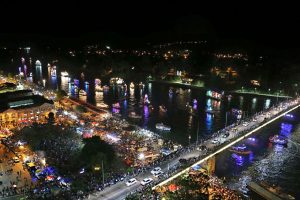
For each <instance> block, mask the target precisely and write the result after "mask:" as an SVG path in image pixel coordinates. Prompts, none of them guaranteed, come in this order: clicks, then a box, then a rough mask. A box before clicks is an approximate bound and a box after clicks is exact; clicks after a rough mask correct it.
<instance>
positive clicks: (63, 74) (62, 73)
mask: <svg viewBox="0 0 300 200" xmlns="http://www.w3.org/2000/svg"><path fill="white" fill-rule="evenodd" d="M60 75H61V77H69V73H68V72H66V71H64V72H60Z"/></svg>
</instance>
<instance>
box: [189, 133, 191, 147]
mask: <svg viewBox="0 0 300 200" xmlns="http://www.w3.org/2000/svg"><path fill="white" fill-rule="evenodd" d="M189 145H191V135H189Z"/></svg>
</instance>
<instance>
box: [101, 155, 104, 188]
mask: <svg viewBox="0 0 300 200" xmlns="http://www.w3.org/2000/svg"><path fill="white" fill-rule="evenodd" d="M101 165H102V184H103V187H104V168H103V160H102V162H101Z"/></svg>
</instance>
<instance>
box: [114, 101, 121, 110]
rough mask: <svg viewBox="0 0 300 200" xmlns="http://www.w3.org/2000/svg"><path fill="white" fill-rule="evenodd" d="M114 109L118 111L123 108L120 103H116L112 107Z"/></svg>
mask: <svg viewBox="0 0 300 200" xmlns="http://www.w3.org/2000/svg"><path fill="white" fill-rule="evenodd" d="M112 107H113V108H116V109H120V108H121V106H120V104H119V102H117V103H114V104H113V105H112Z"/></svg>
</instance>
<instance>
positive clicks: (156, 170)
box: [151, 167, 161, 175]
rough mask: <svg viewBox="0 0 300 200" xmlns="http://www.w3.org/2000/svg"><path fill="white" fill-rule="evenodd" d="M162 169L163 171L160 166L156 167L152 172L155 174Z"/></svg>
mask: <svg viewBox="0 0 300 200" xmlns="http://www.w3.org/2000/svg"><path fill="white" fill-rule="evenodd" d="M160 171H161V168H160V167H155V168H154V169H153V170H151V174H152V175H154V174H156V173H158V172H160Z"/></svg>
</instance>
